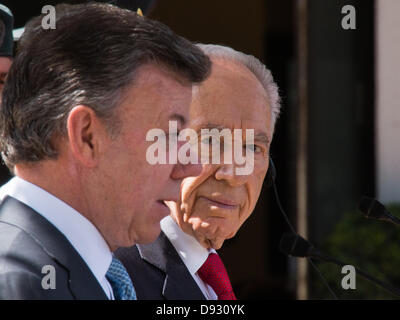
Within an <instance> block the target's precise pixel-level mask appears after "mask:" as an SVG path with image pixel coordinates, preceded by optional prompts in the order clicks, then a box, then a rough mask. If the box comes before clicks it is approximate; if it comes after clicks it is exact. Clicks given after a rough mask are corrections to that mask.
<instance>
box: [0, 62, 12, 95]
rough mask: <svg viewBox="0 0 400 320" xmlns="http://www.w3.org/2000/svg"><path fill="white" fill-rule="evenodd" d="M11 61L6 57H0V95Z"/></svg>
mask: <svg viewBox="0 0 400 320" xmlns="http://www.w3.org/2000/svg"><path fill="white" fill-rule="evenodd" d="M11 64H12V59H11V58H8V57H0V94H1V92H2V91H3V87H4V83H5V81H6V77H7V74H8V70H10V67H11Z"/></svg>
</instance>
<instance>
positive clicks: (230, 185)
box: [116, 45, 280, 300]
mask: <svg viewBox="0 0 400 320" xmlns="http://www.w3.org/2000/svg"><path fill="white" fill-rule="evenodd" d="M199 46H200V48H201V49H202V50H203V51H204V52H205V53H206V54H207V55H209V57H210V58H211V61H212V73H211V75H210V77H209V78H208V79H207V80H206V81H204V82H203V83H202V84H200V85H199V86H198V88H197V89H196V92H195V93H194V95H193V98H192V103H191V107H190V125H189V126H190V128H192V129H193V130H194V131H195V132H196V133H197V134H198V136H199V137H200V139H201V141H200V143H199V145H201V149H200V151H199V153H200V155H201V159H202V164H203V165H202V171H201V173H200V174H199V175H198V176H196V177H187V178H185V179H183V181H182V184H181V192H180V199H179V201H168V202H167V204H168V206H169V208H170V210H171V214H170V216H168V217H166V218H164V219H163V220H162V221H161V230H162V233H161V235H160V237H159V238H158V239H157V240H156V241H155V242H154V243H152V244H147V245H136V246H133V247H131V248H120V249H118V250H117V251H116V255H117V256H118V257H119V259H120V260H121V261H122V263H123V264H124V265H125V267H126V269H127V271H128V273H129V274H130V276H131V278H132V281H133V283H134V285H135V288H137V294H138V297H139V298H140V299H208V300H216V299H219V300H225V299H236V297H235V294H234V292H233V289H232V286H231V284H230V280H229V277H228V274H227V271H226V269H225V267H224V265H223V263H222V261H221V259H220V258H219V256H218V254H217V252H216V250H217V249H219V248H221V246H222V244H223V242H224V241H225V240H226V239H228V238H231V237H233V236H234V235H235V234H236V232H237V231H238V229H239V228H240V226H241V225H242V224H243V223H244V221H245V220H246V219H247V218H248V217H249V216H250V214H251V213H252V211H253V210H254V207H255V205H256V202H257V200H258V197H259V195H260V192H261V187H262V184H263V180H264V178H265V176H266V173H267V170H268V166H269V148H270V143H271V140H272V136H273V131H274V126H275V121H276V119H277V117H278V115H279V112H280V99H279V94H278V88H277V86H276V84H275V83H274V81H273V78H272V76H271V73H270V71H269V70H268V69H266V68H265V66H264V65H263V64H262V63H261V62H260V61H259V60H257V59H256V58H254V57H252V56H249V55H245V54H243V53H241V52H237V51H235V50H233V49H231V48H228V47H223V46H217V45H199ZM213 129H216V131H215V130H214V131H215V132H214V133H211V134H210V135H206V136H205V137H204V135H203V132H204V131H203V130H210V132H212V130H213ZM222 129H224V130H225V129H229V130H228V131H225V134H223V135H222V132H224V130H222ZM238 130H239V131H238ZM232 131H234V133H233V134H232ZM235 132H236V133H239V135H235ZM229 133H231V134H229ZM251 136H252V138H251ZM242 138H243V139H242ZM244 139H245V141H243V140H244ZM233 140H234V141H233ZM216 142H217V143H216ZM220 142H222V143H220ZM232 145H233V149H232ZM226 146H228V147H227V148H226ZM237 146H238V150H239V154H240V155H241V154H242V150H244V152H245V154H246V161H245V163H241V162H240V161H239V160H240V157H238V158H234V161H233V162H232V157H231V154H232V151H234V155H235V156H236V152H237V150H236V149H235V148H236V147H237ZM203 147H211V151H210V150H209V151H208V152H205V153H204V154H203ZM214 155H217V157H216V158H217V159H220V160H221V161H220V162H218V161H217V162H214V161H213V159H214V158H213V157H214ZM218 156H219V157H218ZM229 159H230V161H229ZM247 160H249V161H247ZM249 249H251V248H249ZM239 256H240V253H238V257H239ZM244 271H247V270H244Z"/></svg>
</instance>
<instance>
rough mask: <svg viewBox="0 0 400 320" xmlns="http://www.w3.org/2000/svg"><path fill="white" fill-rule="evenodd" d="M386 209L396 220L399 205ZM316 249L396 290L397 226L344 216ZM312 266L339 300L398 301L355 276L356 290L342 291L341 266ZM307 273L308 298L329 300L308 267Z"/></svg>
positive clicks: (399, 273)
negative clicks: (317, 270)
mask: <svg viewBox="0 0 400 320" xmlns="http://www.w3.org/2000/svg"><path fill="white" fill-rule="evenodd" d="M386 207H387V209H388V210H389V211H390V212H391V213H392V214H394V215H396V216H397V217H400V205H399V204H393V205H388V206H386ZM320 248H321V249H322V251H324V252H325V253H327V254H328V255H330V256H332V257H334V258H337V259H339V260H341V261H344V262H346V263H348V264H352V265H354V266H356V267H358V268H360V269H361V270H363V271H365V272H367V273H368V274H369V275H371V276H373V277H375V278H377V279H379V280H381V281H384V282H389V283H391V284H392V285H393V286H395V287H398V288H400V226H396V225H394V224H391V223H389V222H385V221H377V220H372V219H366V218H364V216H363V214H362V213H360V212H352V213H346V214H344V215H343V217H342V218H341V220H340V221H339V222H338V224H337V225H336V226H335V227H334V229H333V231H332V233H331V234H329V235H328V236H327V238H326V241H325V243H324V244H323V245H322V246H320ZM314 262H315V261H314ZM316 264H317V266H318V269H319V270H320V272H321V273H322V275H323V276H324V277H325V278H326V280H327V282H328V283H329V285H330V286H331V288H332V290H333V291H334V292H335V294H336V295H337V297H338V298H339V299H400V298H398V297H396V296H394V295H393V294H391V293H389V292H387V291H386V290H385V289H382V288H380V287H378V286H376V285H375V284H372V283H371V282H369V281H368V280H366V279H364V278H362V277H361V276H358V275H357V277H356V289H354V290H352V289H347V290H345V289H343V288H342V286H341V281H342V279H343V277H344V276H346V274H342V273H341V270H342V269H341V267H339V266H336V265H334V264H331V263H325V262H317V263H316ZM309 272H310V273H309V274H310V299H332V298H333V297H332V295H331V294H330V293H329V290H328V289H327V288H326V287H325V286H324V285H323V283H322V281H321V280H320V278H319V277H318V274H317V273H316V272H315V270H314V269H312V267H311V266H309Z"/></svg>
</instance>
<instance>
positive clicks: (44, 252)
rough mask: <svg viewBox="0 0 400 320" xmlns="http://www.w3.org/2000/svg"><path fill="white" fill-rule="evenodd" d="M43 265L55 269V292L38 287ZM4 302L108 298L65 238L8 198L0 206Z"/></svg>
mask: <svg viewBox="0 0 400 320" xmlns="http://www.w3.org/2000/svg"><path fill="white" fill-rule="evenodd" d="M45 265H51V266H53V267H54V268H55V280H56V281H55V282H56V288H55V289H43V287H42V279H43V277H45V276H46V275H47V272H46V271H45V272H44V273H42V268H43V266H45ZM45 280H46V279H45ZM4 299H63V300H64V299H108V298H107V296H106V294H105V293H104V291H103V289H102V287H101V286H100V284H99V283H98V281H97V279H96V278H95V277H94V275H93V274H92V272H91V271H90V269H89V268H88V266H87V265H86V263H85V262H84V260H83V259H82V258H81V256H80V255H79V254H78V253H77V252H76V250H75V249H74V248H73V247H72V245H71V244H70V242H69V241H68V240H67V238H66V237H65V236H64V235H63V234H62V233H61V232H60V231H58V229H56V228H55V227H54V226H53V225H52V224H51V223H50V222H48V221H47V220H46V219H45V218H43V217H42V216H41V215H40V214H38V213H37V212H35V211H34V210H32V209H31V208H30V207H28V206H26V205H25V204H23V203H21V202H20V201H18V200H16V199H14V198H12V197H9V196H8V197H6V198H4V200H3V202H2V203H1V205H0V300H4Z"/></svg>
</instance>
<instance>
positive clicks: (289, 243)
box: [279, 233, 313, 257]
mask: <svg viewBox="0 0 400 320" xmlns="http://www.w3.org/2000/svg"><path fill="white" fill-rule="evenodd" d="M279 249H280V250H281V252H283V253H284V254H286V255H290V256H293V257H307V256H309V255H310V252H311V250H312V249H313V246H312V245H311V244H310V243H309V242H308V241H307V240H305V239H304V238H302V237H301V236H299V235H297V234H293V233H285V234H284V235H283V236H282V238H281V241H280V243H279Z"/></svg>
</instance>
